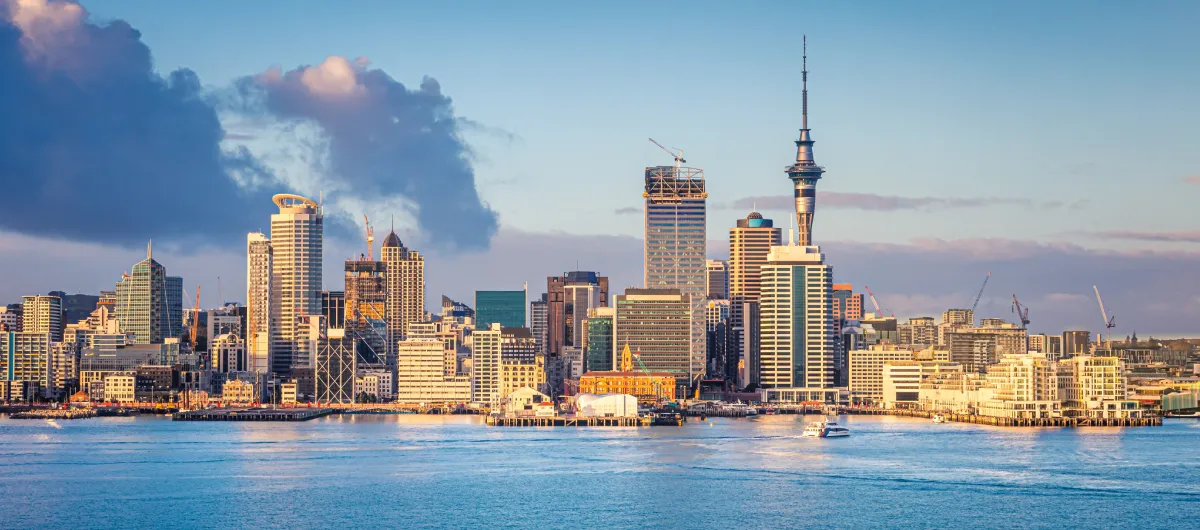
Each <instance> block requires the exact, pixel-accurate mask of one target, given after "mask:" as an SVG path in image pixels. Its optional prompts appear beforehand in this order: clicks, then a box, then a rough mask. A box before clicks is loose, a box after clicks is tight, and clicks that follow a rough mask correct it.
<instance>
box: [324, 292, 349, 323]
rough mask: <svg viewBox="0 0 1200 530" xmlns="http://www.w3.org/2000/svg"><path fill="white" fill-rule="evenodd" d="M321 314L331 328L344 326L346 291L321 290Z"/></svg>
mask: <svg viewBox="0 0 1200 530" xmlns="http://www.w3.org/2000/svg"><path fill="white" fill-rule="evenodd" d="M321 316H323V317H325V324H326V325H327V326H329V327H331V328H338V329H345V327H346V292H345V291H321Z"/></svg>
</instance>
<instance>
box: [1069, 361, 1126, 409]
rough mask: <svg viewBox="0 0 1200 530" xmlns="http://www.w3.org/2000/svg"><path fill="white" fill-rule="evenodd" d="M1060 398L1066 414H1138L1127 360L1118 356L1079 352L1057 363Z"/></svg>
mask: <svg viewBox="0 0 1200 530" xmlns="http://www.w3.org/2000/svg"><path fill="white" fill-rule="evenodd" d="M1058 389H1059V398H1060V399H1061V400H1062V402H1063V409H1064V411H1065V414H1066V415H1067V416H1072V417H1085V418H1094V419H1113V418H1122V419H1123V418H1139V417H1141V416H1142V410H1141V407H1140V405H1139V404H1138V402H1137V401H1134V400H1132V399H1130V394H1129V388H1128V379H1127V378H1126V375H1125V363H1124V362H1123V361H1121V360H1120V359H1118V358H1116V357H1094V356H1091V355H1076V356H1074V357H1071V358H1070V359H1066V360H1063V361H1061V362H1059V363H1058Z"/></svg>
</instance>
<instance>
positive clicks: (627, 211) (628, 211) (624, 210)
mask: <svg viewBox="0 0 1200 530" xmlns="http://www.w3.org/2000/svg"><path fill="white" fill-rule="evenodd" d="M613 213H614V214H617V215H633V214H638V213H642V209H641V208H639V207H637V206H624V207H621V208H617V209H616V210H613Z"/></svg>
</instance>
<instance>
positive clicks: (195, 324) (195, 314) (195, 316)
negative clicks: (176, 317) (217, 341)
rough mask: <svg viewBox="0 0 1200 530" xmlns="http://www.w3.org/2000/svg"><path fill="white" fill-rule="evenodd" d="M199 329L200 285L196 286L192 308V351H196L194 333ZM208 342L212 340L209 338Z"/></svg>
mask: <svg viewBox="0 0 1200 530" xmlns="http://www.w3.org/2000/svg"><path fill="white" fill-rule="evenodd" d="M198 329H200V285H196V304H195V305H193V306H192V336H191V339H192V351H196V331H197V330H198ZM208 340H212V337H209V338H208Z"/></svg>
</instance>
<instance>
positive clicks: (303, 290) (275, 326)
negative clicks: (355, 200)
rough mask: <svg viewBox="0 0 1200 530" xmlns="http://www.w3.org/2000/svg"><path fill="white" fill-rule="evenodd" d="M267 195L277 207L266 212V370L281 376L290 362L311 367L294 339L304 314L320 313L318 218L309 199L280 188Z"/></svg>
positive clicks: (299, 333)
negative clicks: (268, 296) (268, 278)
mask: <svg viewBox="0 0 1200 530" xmlns="http://www.w3.org/2000/svg"><path fill="white" fill-rule="evenodd" d="M271 200H272V201H274V202H275V206H278V207H279V213H277V214H272V215H271V250H272V256H271V258H272V259H271V302H270V304H271V323H272V328H271V334H272V336H271V350H272V353H273V354H274V358H273V359H272V366H271V370H272V371H273V372H275V373H278V374H284V375H287V374H290V373H291V369H292V366H307V367H311V366H312V364H311V361H312V359H309V358H307V355H308V354H307V353H304V352H303V351H301V350H300V349H299V348H298V343H299V342H300V341H301V340H305V337H303V336H302V335H304V334H305V331H304V329H305V328H304V321H305V317H307V316H310V315H320V314H321V264H322V263H321V261H322V260H321V258H322V245H323V241H324V222H323V215H322V213H321V206H320V205H319V204H317V203H316V202H313V201H312V200H311V199H306V198H304V197H301V196H299V195H291V194H286V193H283V194H279V195H276V196H274V197H272V199H271Z"/></svg>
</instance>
